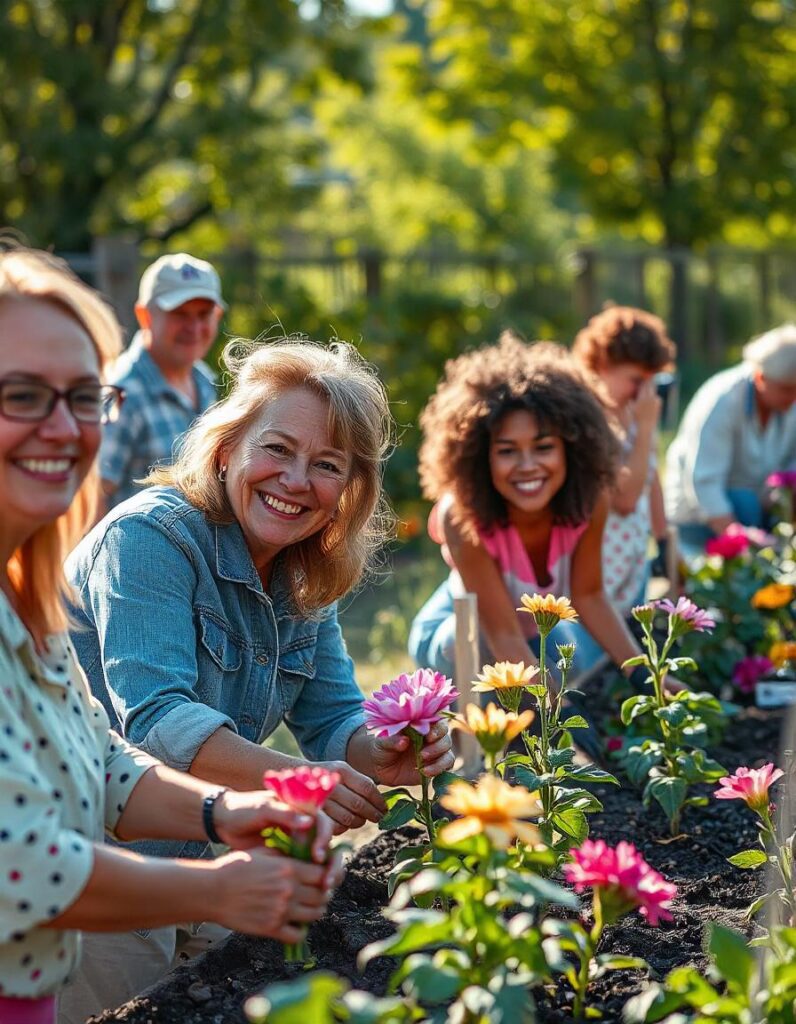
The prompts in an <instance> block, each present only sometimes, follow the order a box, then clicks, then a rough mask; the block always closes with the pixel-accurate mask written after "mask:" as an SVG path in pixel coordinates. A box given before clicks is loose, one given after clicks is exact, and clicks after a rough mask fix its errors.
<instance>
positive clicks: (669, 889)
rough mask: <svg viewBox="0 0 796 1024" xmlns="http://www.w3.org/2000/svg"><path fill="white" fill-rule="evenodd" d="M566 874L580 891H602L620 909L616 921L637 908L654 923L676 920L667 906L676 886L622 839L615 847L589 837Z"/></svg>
mask: <svg viewBox="0 0 796 1024" xmlns="http://www.w3.org/2000/svg"><path fill="white" fill-rule="evenodd" d="M564 875H565V877H566V879H567V881H568V882H571V883H572V884H573V885H574V886H575V891H576V892H583V890H584V889H589V888H591V889H599V890H601V891H602V892H603V893H604V894H605V895H606V896H607V897H608V902H609V903H611V904H613V905H614V906H615V907H616V908H617V910H618V913H616V914H615V916H614V920H615V919H616V918H617V917H619V916H620V915H621V914H622V913H625V912H626V911H628V910H632V909H633V908H634V907H638V909H639V912H640V913H641V916H642V917H645V918H646V919H647V921H648V922H649V923H650V924H651V925H657V924H658V922H659V921H671V920H672V915H671V914H670V913H669V910H668V909H667V908H668V907H669V904H670V903H671V901H672V900H673V899H674V897H675V896H676V895H677V888H676V886H674V885H672V883H671V882H667V881H666V879H665V878H664V877H663V875H660V874H658V872H657V871H655V870H654V868H651V867H650V866H649V864H648V863H647V862H646V861H645V860H644V858H643V857H642V856H641V854H640V853H639V852H638V850H637V849H636V848H635V846H633V844H632V843H625V842H621V843H619V844H617V846H616V847H615V848H614V847H610V846H608V845H607V844H606V843H605V842H604V841H603V840H602V839H597V840H593V839H586V840H585V841H584V843H583V845H582V846H581V847H580V848H579V849H577V850H573V851H572V863H571V864H565V865H564ZM605 902H606V901H605V900H604V905H605Z"/></svg>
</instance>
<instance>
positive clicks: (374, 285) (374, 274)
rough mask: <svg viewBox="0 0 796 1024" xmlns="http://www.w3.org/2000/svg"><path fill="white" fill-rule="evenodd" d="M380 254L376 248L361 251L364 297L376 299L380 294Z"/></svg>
mask: <svg viewBox="0 0 796 1024" xmlns="http://www.w3.org/2000/svg"><path fill="white" fill-rule="evenodd" d="M381 264H382V255H381V253H380V252H379V251H378V250H376V249H365V250H364V251H363V252H362V267H363V269H364V271H365V298H366V299H377V298H378V297H379V296H380V295H381Z"/></svg>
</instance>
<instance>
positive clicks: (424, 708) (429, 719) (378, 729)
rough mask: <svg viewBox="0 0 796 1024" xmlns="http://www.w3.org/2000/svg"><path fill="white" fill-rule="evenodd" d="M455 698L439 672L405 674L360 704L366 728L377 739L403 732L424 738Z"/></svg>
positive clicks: (455, 691)
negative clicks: (412, 732) (407, 730)
mask: <svg viewBox="0 0 796 1024" xmlns="http://www.w3.org/2000/svg"><path fill="white" fill-rule="evenodd" d="M458 696H459V693H458V691H457V690H455V689H454V687H453V682H452V681H451V680H450V679H448V678H447V677H446V676H444V675H443V674H442V673H441V672H434V671H433V669H430V668H419V669H417V671H416V672H413V673H412V674H411V675H407V674H406V673H405V672H404V673H402V674H401V675H400V676H398V678H397V679H393V680H392V681H391V682H389V683H385V685H384V686H382V688H381V689H380V690H377V691H376V692H375V693H374V694H373V696H372V697H370V698H369V699H368V700H366V701H363V703H362V708H363V710H364V712H365V725H366V726H367V728H368V729H369V730H370V732H372V733H373V734H374V735H375V736H379V737H385V736H396V735H397V734H398V733H399V732H403V731H404V730H405V729H414V731H415V732H416V733H419V734H420V735H421V736H425V735H426V734H427V733H428V730H429V729H430V728H431V726H432V725H434V724H435V722H438V721H439V720H440V718H441V717H442V712H443V711H446V710H447V709H448V708H449V707H450V706H451V704H453V702H454V701H455V700H456V698H457V697H458Z"/></svg>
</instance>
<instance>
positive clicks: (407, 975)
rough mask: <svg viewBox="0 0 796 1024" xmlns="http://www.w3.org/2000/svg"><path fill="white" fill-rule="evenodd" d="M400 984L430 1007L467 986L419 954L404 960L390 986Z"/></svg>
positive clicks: (453, 973)
mask: <svg viewBox="0 0 796 1024" xmlns="http://www.w3.org/2000/svg"><path fill="white" fill-rule="evenodd" d="M400 982H403V986H402V988H403V991H404V992H405V993H406V995H408V996H410V997H411V998H413V999H416V1000H418V1002H423V1003H429V1004H431V1005H432V1006H434V1005H436V1004H439V1003H447V1002H448V1000H450V999H453V997H454V996H455V995H457V994H458V993H459V992H460V991H461V989H463V988H464V986H465V985H466V984H467V980H466V976H465V977H464V978H463V977H462V976H461V974H460V973H459V972H458V971H456V970H454V969H453V968H452V967H448V966H441V965H437V964H436V963H435V962H434V960H433V959H431V958H430V957H427V956H425V955H423V954H419V953H415V954H413V955H412V956H409V957H407V958H406V960H405V961H404V962H403V964H402V965H401V967H400V970H399V972H396V975H394V976H393V979H392V981H391V985H393V984H394V985H398V984H399V983H400ZM305 1024H308V1022H305Z"/></svg>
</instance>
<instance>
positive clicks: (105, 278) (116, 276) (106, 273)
mask: <svg viewBox="0 0 796 1024" xmlns="http://www.w3.org/2000/svg"><path fill="white" fill-rule="evenodd" d="M91 254H92V256H93V258H94V287H95V288H96V289H97V290H98V291H100V292H102V294H103V295H104V296H105V297H106V298H107V299H108V301H109V302H110V304H111V305H112V306H113V308H114V310H115V311H116V316H117V318H118V320H119V323H120V324H121V325H122V327H123V328H124V329H125V332H126V334H127V338H128V341H129V339H130V338H131V337H132V335H133V334H134V333H135V331H136V329H137V326H138V325H137V323H136V319H135V300H136V298H137V297H138V278H139V273H138V266H139V254H138V245H137V243H136V242H135V241H134V240H133V239H132V238H125V237H124V236H121V235H110V236H108V237H107V238H103V237H101V238H94V239H93V240H92V242H91Z"/></svg>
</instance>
